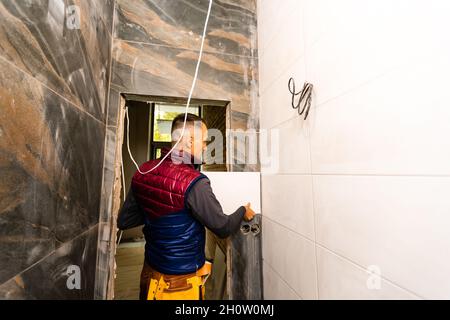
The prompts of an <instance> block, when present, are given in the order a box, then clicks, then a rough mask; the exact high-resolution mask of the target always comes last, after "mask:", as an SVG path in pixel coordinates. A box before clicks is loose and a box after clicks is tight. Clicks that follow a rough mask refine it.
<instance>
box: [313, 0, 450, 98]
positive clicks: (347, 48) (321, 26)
mask: <svg viewBox="0 0 450 320" xmlns="http://www.w3.org/2000/svg"><path fill="white" fill-rule="evenodd" d="M305 8H306V11H305V17H306V18H305V30H306V35H307V36H306V38H307V40H306V41H307V43H308V44H307V45H306V59H307V76H308V80H309V81H311V82H312V83H313V84H314V85H315V87H316V94H317V97H316V99H317V103H318V104H321V103H323V102H325V101H327V100H329V99H331V98H334V97H337V96H339V95H341V94H343V93H345V92H348V91H349V90H352V89H353V88H355V87H357V86H358V85H360V84H362V83H364V82H366V81H370V80H371V79H374V78H375V77H377V76H380V75H382V74H384V73H386V72H387V71H389V70H392V69H393V68H396V67H399V66H409V65H412V64H414V63H422V62H426V61H428V60H430V59H431V60H432V59H434V57H435V55H436V54H439V53H440V52H443V51H445V52H446V53H447V54H448V53H449V50H450V44H449V42H448V41H446V40H445V39H446V31H445V30H448V29H449V28H450V20H449V19H447V18H446V15H447V14H446V13H447V12H448V11H449V9H450V3H449V2H448V1H443V0H435V1H430V2H429V3H428V2H427V4H426V5H424V1H409V0H398V1H389V0H381V1H371V2H367V1H359V0H343V1H325V0H318V1H315V0H309V1H308V3H307V4H306V5H305ZM332 15H334V17H333V16H332ZM319 35H320V36H319Z"/></svg>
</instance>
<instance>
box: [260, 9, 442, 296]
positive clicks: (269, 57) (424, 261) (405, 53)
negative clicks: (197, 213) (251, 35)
mask: <svg viewBox="0 0 450 320" xmlns="http://www.w3.org/2000/svg"><path fill="white" fill-rule="evenodd" d="M449 9H450V7H449V4H448V2H447V1H438V0H436V1H422V0H420V1H387V0H386V1H384V0H383V1H357V0H343V1H331V0H329V1H328V0H290V1H274V0H261V1H258V25H259V27H258V28H259V29H258V33H259V57H260V60H259V62H260V64H259V65H260V93H261V96H260V101H261V127H262V128H274V129H279V130H280V138H281V150H280V151H281V152H280V168H279V170H278V172H277V173H276V174H271V175H264V176H263V182H262V199H263V213H264V233H263V238H264V240H263V256H264V281H265V297H266V298H293V299H297V298H303V299H316V298H321V299H326V298H337V299H340V298H345V299H346V298H355V299H380V298H387V299H393V298H406V299H409V298H412V299H414V298H446V299H448V298H450V275H449V273H448V270H449V269H450V258H449V256H448V254H446V252H448V248H449V247H450V233H449V232H448V230H449V229H450V216H449V215H448V212H449V211H450V200H449V199H450V198H449V197H448V191H449V190H450V178H449V173H450V152H449V150H450V140H449V139H448V137H449V136H450V126H449V125H448V123H449V121H450V105H449V101H450V96H449V92H450V91H449V90H448V83H449V80H450V79H449V75H450V64H449V59H448V57H449V56H450V45H449V42H448V41H447V30H448V29H449V27H450V22H449V20H448V18H447V17H446V13H447V12H449ZM291 76H293V77H295V80H296V83H297V86H301V85H302V84H303V81H305V80H307V81H309V82H311V83H313V84H314V88H315V95H314V103H313V108H312V110H311V116H310V118H309V119H308V120H307V121H303V120H302V117H299V116H298V115H297V113H296V111H295V110H292V109H291V106H290V99H291V97H290V94H289V92H288V89H287V83H288V79H289V77H291ZM367 270H370V271H373V272H378V271H379V272H381V281H380V282H379V284H380V286H379V287H378V286H377V279H376V277H373V276H372V277H370V275H369V273H368V272H367ZM370 279H372V280H374V281H373V282H371V280H370ZM368 281H369V286H368V285H367V282H368ZM370 284H371V285H370Z"/></svg>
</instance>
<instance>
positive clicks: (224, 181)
mask: <svg viewBox="0 0 450 320" xmlns="http://www.w3.org/2000/svg"><path fill="white" fill-rule="evenodd" d="M203 174H205V175H206V176H207V177H208V178H209V180H210V181H211V188H212V190H213V192H214V194H215V196H216V197H217V200H218V201H219V202H220V204H221V206H222V209H223V211H224V212H225V214H232V213H233V212H235V211H236V210H237V209H238V208H239V207H240V206H245V205H246V204H247V203H250V204H251V207H252V209H253V210H254V211H255V212H256V213H261V174H260V173H259V172H203ZM230 186H233V188H230Z"/></svg>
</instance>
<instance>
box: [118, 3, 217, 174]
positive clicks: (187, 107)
mask: <svg viewBox="0 0 450 320" xmlns="http://www.w3.org/2000/svg"><path fill="white" fill-rule="evenodd" d="M212 2H213V0H209V6H208V13H207V15H206V21H205V26H204V28H203V36H202V42H201V46H200V53H199V55H198V61H197V66H196V68H195V74H194V80H193V81H192V86H191V90H190V91H189V96H188V100H187V103H186V110H185V112H184V123H183V130H182V131H181V136H180V138H179V139H178V140H177V142H176V143H175V144H174V145H173V147H172V149H170V151H169V152H168V153H167V154H166V155H165V156H164V157H163V158H162V159H161V161H159V162H158V164H157V165H156V166H154V167H153V168H151V169H150V170H148V171H146V172H142V171H141V170H140V168H139V165H138V164H137V162H136V161H135V160H134V158H133V155H132V154H131V150H130V120H129V117H128V107H126V108H125V115H126V118H127V148H128V153H129V154H130V158H131V160H132V161H133V163H134V165H135V166H136V168H137V170H138V171H139V173H140V174H143V175H144V174H148V173H150V172H152V171H153V170H155V169H156V168H158V167H159V166H160V165H161V163H162V162H163V161H164V160H166V158H167V157H168V156H169V155H170V154H171V153H172V152H173V150H175V148H176V147H177V145H178V144H179V143H180V141H181V139H183V136H184V132H185V129H186V120H187V115H188V110H189V104H190V103H191V98H192V94H193V92H194V88H195V84H196V82H197V77H198V70H199V68H200V63H201V61H202V54H203V45H204V43H205V37H206V29H207V26H208V21H209V16H210V14H211V7H212Z"/></svg>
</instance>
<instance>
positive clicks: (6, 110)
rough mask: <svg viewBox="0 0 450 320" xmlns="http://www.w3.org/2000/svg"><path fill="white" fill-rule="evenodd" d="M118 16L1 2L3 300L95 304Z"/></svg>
mask: <svg viewBox="0 0 450 320" xmlns="http://www.w3.org/2000/svg"><path fill="white" fill-rule="evenodd" d="M72 5H73V6H75V7H70V6H72ZM72 10H75V11H72ZM75 12H79V16H77V15H76V13H75ZM112 15H113V1H112V0H105V1H82V0H79V1H78V0H77V1H75V0H74V1H72V0H36V1H12V0H4V1H0V70H1V72H0V176H1V179H0V298H16V299H22V298H27V299H43V298H46V299H72V298H77V299H92V298H93V297H94V282H95V266H96V256H97V234H98V220H99V205H100V191H101V183H102V167H103V150H104V141H105V129H106V114H107V109H106V102H107V97H108V84H109V78H110V60H111V59H110V57H111V54H110V52H111V51H110V49H111V40H112V36H111V31H112ZM70 265H76V266H78V267H79V268H80V276H81V288H80V290H77V289H75V290H69V289H68V288H67V285H66V281H67V278H68V276H67V274H66V272H67V268H68V267H69V266H70Z"/></svg>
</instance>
